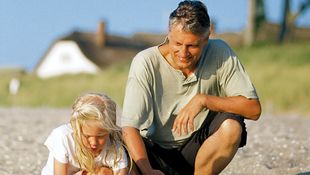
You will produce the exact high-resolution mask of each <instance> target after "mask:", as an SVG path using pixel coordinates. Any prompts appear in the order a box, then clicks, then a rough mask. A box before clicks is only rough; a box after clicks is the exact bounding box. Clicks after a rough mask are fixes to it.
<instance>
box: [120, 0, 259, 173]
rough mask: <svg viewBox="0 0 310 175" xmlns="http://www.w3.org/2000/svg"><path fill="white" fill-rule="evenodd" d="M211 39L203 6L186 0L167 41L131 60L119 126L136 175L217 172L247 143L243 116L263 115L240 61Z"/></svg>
mask: <svg viewBox="0 0 310 175" xmlns="http://www.w3.org/2000/svg"><path fill="white" fill-rule="evenodd" d="M209 35H210V19H209V15H208V12H207V8H206V7H205V5H204V4H203V3H202V2H200V1H183V2H180V4H179V6H178V7H177V9H176V10H174V11H173V12H172V13H171V14H170V18H169V32H168V37H167V39H166V41H165V42H164V43H163V44H161V45H159V46H155V47H151V48H149V49H146V50H144V51H142V52H140V53H139V54H137V56H136V57H135V58H134V59H133V62H132V64H131V68H130V72H129V76H128V82H127V87H126V93H125V99H124V106H123V115H122V118H121V119H120V121H119V122H118V123H119V125H120V126H121V127H122V129H123V135H124V141H125V143H126V145H127V147H128V151H129V153H130V155H131V157H132V159H133V160H134V162H135V164H136V165H137V168H138V171H139V172H140V173H141V174H144V175H153V174H185V175H189V174H195V175H200V174H201V175H206V174H218V173H220V172H221V171H222V170H223V169H224V168H225V167H226V166H227V165H228V163H229V162H230V161H231V160H232V158H233V157H234V155H235V153H236V151H237V149H238V147H241V146H244V145H245V142H246V130H245V124H244V118H246V119H250V120H257V119H258V118H259V116H260V113H261V107H260V103H259V100H258V97H257V95H256V91H255V88H254V87H253V85H252V83H251V81H250V79H249V76H248V75H247V73H246V72H245V71H244V69H243V66H242V65H241V63H240V62H239V60H238V59H237V56H236V55H235V53H234V52H233V51H232V49H231V48H230V47H229V46H228V45H227V44H226V43H225V42H223V41H221V40H211V39H209Z"/></svg>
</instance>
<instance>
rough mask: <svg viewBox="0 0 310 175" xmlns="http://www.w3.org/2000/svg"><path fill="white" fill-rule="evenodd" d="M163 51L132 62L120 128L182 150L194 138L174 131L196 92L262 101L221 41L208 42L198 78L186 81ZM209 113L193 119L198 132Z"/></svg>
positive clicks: (139, 56)
mask: <svg viewBox="0 0 310 175" xmlns="http://www.w3.org/2000/svg"><path fill="white" fill-rule="evenodd" d="M158 47H159V46H155V47H151V48H149V49H146V50H144V51H141V52H140V53H138V54H137V55H136V57H135V58H134V59H133V61H132V63H131V67H130V71H129V76H128V81H127V86H126V93H125V98H124V103H123V115H122V117H121V118H120V121H118V124H119V125H120V126H121V127H124V126H131V127H135V128H137V129H139V130H140V133H141V135H142V136H143V137H148V138H150V139H152V140H153V141H154V142H155V143H158V144H159V145H161V146H162V147H164V148H175V147H178V146H180V145H181V144H182V143H184V142H185V141H186V139H187V138H188V137H189V136H190V135H191V132H190V133H188V134H187V135H182V136H179V135H178V134H177V133H176V132H172V131H171V129H172V126H173V122H174V120H175V117H176V116H177V115H178V113H179V111H180V110H181V109H182V108H183V107H184V106H185V105H186V104H187V103H188V102H189V101H190V100H191V99H192V98H193V97H194V96H195V95H196V94H198V93H204V94H209V95H215V96H221V97H226V96H238V95H242V96H245V97H247V98H258V97H257V95H256V91H255V88H254V87H253V85H252V83H251V80H250V78H249V76H248V74H247V73H246V72H245V70H244V68H243V66H242V65H241V63H240V61H239V60H238V58H237V56H236V55H235V53H234V52H233V50H232V49H231V48H230V47H229V46H228V45H227V44H226V43H225V42H224V41H222V40H209V42H208V45H206V46H205V47H204V48H203V52H202V55H201V58H200V60H199V62H198V66H197V69H196V71H195V72H194V74H192V75H191V76H189V77H187V78H186V77H185V76H184V75H183V73H182V72H181V71H180V70H176V69H174V68H173V67H172V66H170V64H169V63H168V62H167V61H166V60H165V58H164V57H163V56H162V55H161V53H160V51H159V48H158ZM208 112H209V110H208V109H204V110H203V111H201V112H200V113H199V114H198V115H197V116H196V117H195V119H194V127H195V130H197V129H198V128H199V127H200V126H201V124H202V122H203V121H204V119H205V118H206V116H207V114H208Z"/></svg>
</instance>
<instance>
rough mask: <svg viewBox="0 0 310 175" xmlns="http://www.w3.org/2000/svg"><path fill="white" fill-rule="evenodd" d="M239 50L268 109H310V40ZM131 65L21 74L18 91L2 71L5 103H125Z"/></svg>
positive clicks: (1, 90) (0, 83) (1, 93)
mask: <svg viewBox="0 0 310 175" xmlns="http://www.w3.org/2000/svg"><path fill="white" fill-rule="evenodd" d="M234 50H235V52H236V53H237V55H238V57H239V58H240V60H241V62H242V63H243V65H244V67H245V68H246V70H247V72H248V73H249V75H250V77H251V79H252V81H253V83H254V85H255V87H256V89H257V92H258V94H259V97H260V100H261V102H262V104H263V110H273V111H284V112H285V111H298V112H300V113H309V112H310V109H309V108H308V106H310V81H309V80H310V78H309V75H310V42H301V43H288V44H283V45H275V44H268V43H265V44H258V45H255V46H253V47H243V48H235V49H234ZM129 66H130V63H129V62H126V63H121V64H118V65H114V66H111V67H109V68H105V69H103V70H102V71H101V72H100V73H98V74H96V75H86V74H79V75H65V76H60V77H55V78H50V79H40V78H37V77H36V76H35V75H33V74H21V75H18V77H19V79H20V80H21V88H20V91H19V92H18V94H17V95H10V94H9V93H8V86H9V81H10V79H11V78H12V77H13V74H9V73H3V72H1V71H0V76H1V81H0V106H28V107H40V106H49V107H70V106H71V105H72V103H73V101H74V99H76V97H77V96H78V95H80V94H82V93H85V92H102V93H106V94H107V95H109V96H111V97H112V98H113V99H114V100H115V101H116V102H117V103H118V104H119V105H120V106H121V105H122V101H123V96H124V90H125V85H126V81H127V75H128V70H129ZM14 76H16V75H14Z"/></svg>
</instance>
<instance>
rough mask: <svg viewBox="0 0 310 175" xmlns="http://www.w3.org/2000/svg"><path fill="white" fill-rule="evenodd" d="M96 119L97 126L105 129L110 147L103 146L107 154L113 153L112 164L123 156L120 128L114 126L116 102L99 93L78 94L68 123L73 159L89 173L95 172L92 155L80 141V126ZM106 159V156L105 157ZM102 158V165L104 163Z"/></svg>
mask: <svg viewBox="0 0 310 175" xmlns="http://www.w3.org/2000/svg"><path fill="white" fill-rule="evenodd" d="M90 120H91V121H98V124H99V126H101V127H102V128H103V129H105V130H107V131H108V133H109V138H110V142H111V145H112V146H111V147H109V148H104V149H106V151H107V154H106V155H108V154H113V155H114V156H115V158H114V165H115V164H117V163H118V161H119V160H120V159H122V158H123V157H124V156H126V155H124V154H123V153H124V148H123V147H122V145H123V142H122V137H121V129H120V128H119V127H118V126H116V104H115V102H114V101H113V100H112V99H110V98H109V97H108V96H106V95H103V94H99V93H87V94H85V95H82V96H80V97H79V98H78V99H77V100H76V101H75V103H74V104H73V106H72V114H71V119H70V124H71V126H72V129H73V139H74V141H75V143H76V146H75V151H76V157H75V159H76V160H77V162H79V164H80V167H81V168H82V169H85V170H86V171H88V172H89V173H95V172H96V168H97V167H96V163H95V157H94V155H93V154H92V153H91V152H90V151H89V150H88V149H87V148H86V147H85V146H84V144H83V142H82V133H81V128H82V126H83V125H85V123H86V122H87V121H90ZM105 159H106V157H105ZM105 159H104V162H102V163H103V165H106V163H105V162H106V161H105Z"/></svg>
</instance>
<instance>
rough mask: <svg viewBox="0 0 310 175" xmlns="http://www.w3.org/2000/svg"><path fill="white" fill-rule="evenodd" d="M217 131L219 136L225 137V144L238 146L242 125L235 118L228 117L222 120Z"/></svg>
mask: <svg viewBox="0 0 310 175" xmlns="http://www.w3.org/2000/svg"><path fill="white" fill-rule="evenodd" d="M218 131H219V132H220V134H221V137H223V138H225V139H224V140H223V143H226V145H227V146H229V145H234V146H239V144H240V141H241V133H242V126H241V124H240V123H239V122H238V121H237V120H234V119H230V118H228V119H226V120H224V121H223V123H222V124H221V126H220V128H219V130H218Z"/></svg>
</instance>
